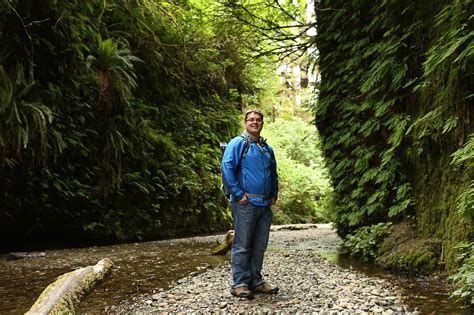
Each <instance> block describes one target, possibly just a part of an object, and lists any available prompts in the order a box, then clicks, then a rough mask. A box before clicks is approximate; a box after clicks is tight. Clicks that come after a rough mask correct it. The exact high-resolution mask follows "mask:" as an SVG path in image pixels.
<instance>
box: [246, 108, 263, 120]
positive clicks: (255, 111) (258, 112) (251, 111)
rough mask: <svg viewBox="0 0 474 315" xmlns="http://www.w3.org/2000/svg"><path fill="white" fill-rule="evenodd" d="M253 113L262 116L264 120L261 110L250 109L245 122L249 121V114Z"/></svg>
mask: <svg viewBox="0 0 474 315" xmlns="http://www.w3.org/2000/svg"><path fill="white" fill-rule="evenodd" d="M251 113H255V114H257V115H260V117H262V119H263V112H262V111H261V110H260V109H249V110H248V111H246V112H245V115H244V120H247V116H248V114H251Z"/></svg>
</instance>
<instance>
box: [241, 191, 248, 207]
mask: <svg viewBox="0 0 474 315" xmlns="http://www.w3.org/2000/svg"><path fill="white" fill-rule="evenodd" d="M248 203H249V196H248V195H247V193H245V194H244V196H243V197H242V199H240V200H239V204H241V205H246V204H248Z"/></svg>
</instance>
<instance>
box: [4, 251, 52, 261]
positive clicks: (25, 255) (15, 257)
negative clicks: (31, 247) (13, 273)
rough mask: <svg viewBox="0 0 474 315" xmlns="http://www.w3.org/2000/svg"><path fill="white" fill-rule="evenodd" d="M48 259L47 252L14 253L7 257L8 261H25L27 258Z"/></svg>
mask: <svg viewBox="0 0 474 315" xmlns="http://www.w3.org/2000/svg"><path fill="white" fill-rule="evenodd" d="M42 257H46V253H45V252H14V253H8V254H7V255H6V256H5V259H6V260H18V259H25V258H42Z"/></svg>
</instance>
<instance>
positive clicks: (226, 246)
mask: <svg viewBox="0 0 474 315" xmlns="http://www.w3.org/2000/svg"><path fill="white" fill-rule="evenodd" d="M233 241H234V230H229V231H228V232H227V234H226V235H225V238H224V241H222V243H220V244H219V245H217V246H216V247H214V248H213V249H212V250H211V253H212V254H213V255H225V254H226V253H227V252H228V251H229V250H230V247H231V246H232V242H233Z"/></svg>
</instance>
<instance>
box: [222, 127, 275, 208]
mask: <svg viewBox="0 0 474 315" xmlns="http://www.w3.org/2000/svg"><path fill="white" fill-rule="evenodd" d="M242 136H243V137H246V138H247V139H248V141H249V143H250V147H249V148H248V150H247V153H246V154H245V156H243V157H242V160H241V161H240V165H239V159H240V157H241V156H242V153H243V151H244V149H245V147H246V142H245V139H244V138H242ZM242 136H238V137H235V138H233V139H232V140H231V141H230V142H229V143H228V144H227V147H226V149H225V151H224V156H223V158H222V167H221V171H222V177H223V179H224V181H225V182H226V184H227V186H228V187H229V188H230V201H231V202H232V201H239V200H240V199H242V197H243V196H244V193H248V194H250V198H249V202H250V203H252V204H253V205H256V206H262V207H266V206H269V205H270V204H271V200H270V197H273V198H275V201H276V200H277V197H278V174H277V165H276V160H275V154H274V153H273V149H272V147H271V146H270V145H269V144H267V143H266V142H265V140H264V139H263V138H260V141H259V143H258V144H257V143H255V142H253V141H252V139H251V138H250V137H249V136H248V134H247V133H246V132H244V133H243V134H242ZM252 195H253V196H252ZM255 195H256V196H255Z"/></svg>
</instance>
